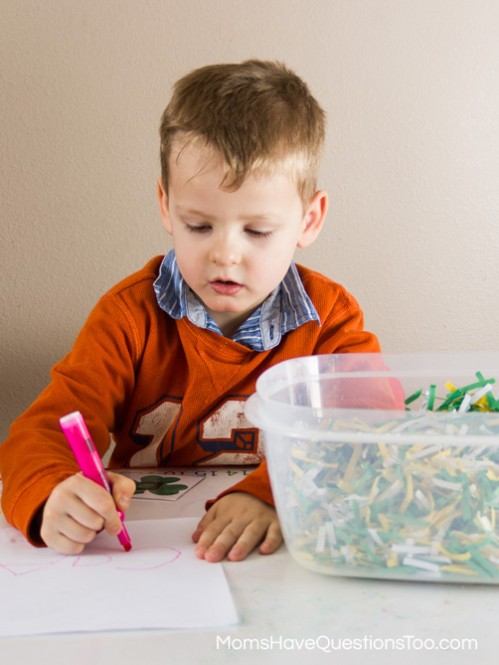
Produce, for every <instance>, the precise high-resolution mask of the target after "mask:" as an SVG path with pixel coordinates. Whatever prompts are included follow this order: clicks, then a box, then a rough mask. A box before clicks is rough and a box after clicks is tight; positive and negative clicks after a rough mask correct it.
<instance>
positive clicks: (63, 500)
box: [40, 472, 135, 554]
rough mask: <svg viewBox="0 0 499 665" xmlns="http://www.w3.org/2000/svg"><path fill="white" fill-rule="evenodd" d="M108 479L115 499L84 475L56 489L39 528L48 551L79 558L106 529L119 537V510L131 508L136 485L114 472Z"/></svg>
mask: <svg viewBox="0 0 499 665" xmlns="http://www.w3.org/2000/svg"><path fill="white" fill-rule="evenodd" d="M109 479H110V481H111V486H112V491H113V496H111V495H110V494H109V492H107V491H106V490H105V489H104V488H103V487H101V486H100V485H97V483H94V482H93V481H92V480H89V479H88V478H84V477H83V475H82V474H81V473H77V474H75V475H74V476H70V477H69V478H66V480H63V481H62V482H61V483H59V485H56V487H54V489H53V490H52V493H51V494H50V496H49V498H48V499H47V502H46V504H45V507H44V509H43V517H42V524H41V528H40V536H41V538H42V540H43V542H44V543H45V544H46V545H48V547H52V548H53V549H54V550H57V551H58V552H62V553H63V554H79V553H80V552H81V551H82V550H83V548H84V547H85V545H87V544H88V543H90V542H91V541H92V540H93V539H94V538H95V536H96V535H97V534H98V533H99V532H100V531H102V530H103V529H105V530H106V531H107V532H108V533H109V534H111V535H113V536H117V535H118V533H119V532H120V531H121V529H122V524H121V520H120V517H119V515H118V513H117V512H116V509H117V508H119V509H120V510H122V511H125V510H126V509H127V508H128V506H129V504H130V499H131V498H132V495H133V492H134V490H135V483H134V482H133V480H130V478H125V476H121V475H119V474H117V473H111V472H110V473H109Z"/></svg>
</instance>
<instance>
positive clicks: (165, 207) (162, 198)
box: [156, 178, 172, 235]
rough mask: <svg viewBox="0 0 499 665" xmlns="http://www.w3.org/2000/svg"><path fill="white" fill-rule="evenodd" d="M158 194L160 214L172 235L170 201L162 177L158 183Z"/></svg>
mask: <svg viewBox="0 0 499 665" xmlns="http://www.w3.org/2000/svg"><path fill="white" fill-rule="evenodd" d="M156 191H157V195H158V203H159V214H160V216H161V221H162V222H163V226H164V228H165V230H166V232H167V233H169V234H170V235H172V224H171V220H170V206H169V201H168V194H167V193H166V192H165V189H164V187H163V183H162V182H161V178H159V179H158V184H157V188H156Z"/></svg>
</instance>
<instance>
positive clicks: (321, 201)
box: [297, 190, 328, 247]
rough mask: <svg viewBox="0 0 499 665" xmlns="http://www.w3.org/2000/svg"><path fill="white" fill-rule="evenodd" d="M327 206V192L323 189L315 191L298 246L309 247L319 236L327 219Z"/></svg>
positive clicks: (307, 209)
mask: <svg viewBox="0 0 499 665" xmlns="http://www.w3.org/2000/svg"><path fill="white" fill-rule="evenodd" d="M327 207H328V198H327V193H326V192H324V191H323V190H319V191H317V192H315V194H314V195H313V196H312V198H311V199H310V201H309V203H308V205H307V208H306V210H305V214H304V216H303V228H302V231H301V234H300V237H299V238H298V242H297V246H298V247H308V246H309V245H311V244H312V243H313V242H314V240H315V239H316V238H317V236H318V235H319V233H320V230H321V229H322V225H323V224H324V220H325V219H326V213H327Z"/></svg>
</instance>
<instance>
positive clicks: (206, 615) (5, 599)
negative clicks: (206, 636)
mask: <svg viewBox="0 0 499 665" xmlns="http://www.w3.org/2000/svg"><path fill="white" fill-rule="evenodd" d="M198 521H199V520H198V519H191V518H184V519H169V520H144V521H128V522H127V530H128V532H129V533H130V537H131V539H132V545H133V547H132V550H131V551H130V552H125V551H124V550H123V548H122V547H121V545H120V544H119V542H118V540H117V538H114V537H110V536H108V535H107V534H105V533H101V534H99V536H98V537H97V538H96V539H95V541H94V542H93V543H92V544H91V545H89V546H87V548H85V550H84V552H83V553H82V554H81V555H79V556H66V555H63V554H58V553H57V552H55V551H54V550H49V549H39V548H35V547H32V546H31V545H30V544H29V543H27V542H26V541H25V539H24V538H23V536H22V535H21V534H20V533H19V532H18V531H17V530H16V529H13V528H12V527H10V526H8V525H7V524H6V523H5V521H4V520H1V521H0V636H9V635H33V634H41V633H66V632H81V631H103V630H140V629H150V628H163V629H165V628H191V629H193V628H204V627H212V626H224V625H227V624H233V623H236V622H237V613H236V610H235V607H234V603H233V600H232V596H231V593H230V590H229V586H228V583H227V580H226V577H225V573H224V570H223V567H222V564H214V563H208V562H206V561H202V560H199V559H196V557H195V556H194V545H193V543H192V541H191V534H192V532H193V530H194V528H195V526H196V524H197V522H198Z"/></svg>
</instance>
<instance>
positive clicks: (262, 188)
mask: <svg viewBox="0 0 499 665" xmlns="http://www.w3.org/2000/svg"><path fill="white" fill-rule="evenodd" d="M177 157H178V151H177V152H174V154H173V155H172V156H171V158H170V179H169V190H168V193H166V192H165V191H164V189H163V187H162V184H161V181H160V182H159V183H158V198H159V204H160V211H161V217H162V221H163V225H164V226H165V228H166V230H167V232H168V233H169V234H171V235H172V236H173V244H174V247H175V255H176V259H177V264H178V267H179V269H180V272H181V273H182V276H183V278H184V280H185V281H186V282H187V284H188V285H189V286H190V288H191V289H192V290H193V291H194V293H195V294H196V295H197V297H198V298H199V299H200V300H201V301H202V302H203V304H204V305H205V307H206V309H207V311H208V312H209V314H210V315H211V316H212V317H213V319H214V320H215V321H216V323H217V324H218V326H219V327H220V329H221V330H222V332H223V333H224V334H225V335H228V336H230V335H231V334H233V333H234V332H235V331H236V330H237V328H238V327H239V325H241V323H242V322H243V321H244V320H245V319H246V318H247V317H248V316H249V315H250V314H251V313H252V312H253V311H254V310H255V309H256V308H257V307H258V306H259V305H260V304H261V303H262V302H263V301H264V300H265V299H266V298H267V296H268V295H269V294H270V293H271V292H272V291H273V290H274V289H275V287H276V286H277V285H278V284H279V283H280V282H281V281H282V279H283V277H284V275H285V274H286V272H287V270H288V268H289V265H290V263H291V261H292V258H293V254H294V251H295V249H296V247H297V246H298V247H305V246H306V245H308V244H310V243H311V242H313V240H314V239H315V237H316V236H317V234H318V233H319V230H320V228H321V226H322V222H323V220H324V216H325V213H326V208H327V197H326V194H325V193H324V192H317V193H316V194H315V195H314V197H312V199H311V202H310V204H309V205H308V206H307V208H306V210H303V203H302V201H301V199H300V196H299V194H298V189H297V186H296V183H295V182H294V181H293V180H292V179H291V178H290V177H288V176H287V175H285V174H283V173H276V174H272V175H264V174H253V175H250V176H249V177H248V178H247V179H246V180H245V181H244V183H243V184H242V185H241V187H240V188H239V189H237V190H235V191H229V190H225V189H221V187H220V183H221V182H222V178H223V175H224V165H223V161H222V159H221V158H220V157H219V156H218V155H213V154H212V152H211V151H208V150H207V149H206V148H203V147H202V146H200V145H197V144H196V143H195V142H194V143H190V144H188V145H187V147H185V149H183V150H182V151H181V153H180V156H179V157H178V159H177Z"/></svg>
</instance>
